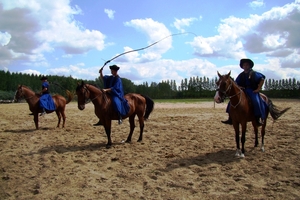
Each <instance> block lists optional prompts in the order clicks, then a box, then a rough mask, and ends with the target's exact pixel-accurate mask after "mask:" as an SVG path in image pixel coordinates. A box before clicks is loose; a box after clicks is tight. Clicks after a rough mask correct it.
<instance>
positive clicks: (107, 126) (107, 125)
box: [104, 121, 112, 149]
mask: <svg viewBox="0 0 300 200" xmlns="http://www.w3.org/2000/svg"><path fill="white" fill-rule="evenodd" d="M104 129H105V133H106V136H107V144H106V148H107V149H109V148H111V145H112V141H111V121H109V122H104Z"/></svg>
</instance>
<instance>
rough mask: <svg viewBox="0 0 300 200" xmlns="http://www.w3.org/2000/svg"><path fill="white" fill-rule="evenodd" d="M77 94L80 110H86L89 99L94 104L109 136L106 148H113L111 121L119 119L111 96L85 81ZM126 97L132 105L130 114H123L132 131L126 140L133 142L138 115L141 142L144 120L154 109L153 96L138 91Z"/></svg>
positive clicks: (139, 140) (80, 85) (78, 86)
mask: <svg viewBox="0 0 300 200" xmlns="http://www.w3.org/2000/svg"><path fill="white" fill-rule="evenodd" d="M76 94H77V101H78V109H79V110H84V108H85V104H87V103H88V102H89V101H91V102H92V103H93V104H94V108H95V111H94V112H95V115H96V116H97V117H98V118H99V119H100V121H101V122H102V124H103V126H104V129H105V133H106V136H107V144H106V148H107V149H109V148H111V146H112V140H111V121H112V120H118V119H119V116H118V114H117V112H116V111H114V109H113V106H112V100H111V96H110V95H107V94H106V93H104V92H103V91H102V90H101V89H99V88H97V87H96V86H94V85H90V84H85V83H84V82H83V81H82V82H81V83H78V85H77V88H76ZM124 97H125V99H126V100H127V101H128V104H129V106H130V109H129V112H128V114H127V115H126V116H122V118H123V119H126V118H127V117H128V118H129V123H130V132H129V135H128V137H127V140H126V141H125V142H126V143H131V137H132V134H133V131H134V128H135V123H134V118H135V116H136V115H137V117H138V120H139V124H140V136H139V138H138V142H141V141H142V139H143V130H144V121H145V120H147V119H148V118H149V115H150V113H151V112H152V111H153V109H154V102H153V100H152V99H151V98H149V97H147V96H144V95H141V94H136V93H129V94H126V95H125V96H124Z"/></svg>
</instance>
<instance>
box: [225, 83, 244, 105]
mask: <svg viewBox="0 0 300 200" xmlns="http://www.w3.org/2000/svg"><path fill="white" fill-rule="evenodd" d="M232 85H233V81H232V80H230V86H229V87H230V90H231V89H232ZM238 88H239V87H238ZM239 90H240V92H239V93H237V94H234V95H231V96H227V97H228V98H229V99H231V98H233V97H235V96H237V95H240V94H241V92H242V90H241V88H239ZM241 100H242V95H240V98H239V101H238V103H237V104H236V105H235V106H234V105H233V104H232V102H231V101H230V105H231V106H232V107H234V108H236V107H237V106H238V105H239V104H240V103H241Z"/></svg>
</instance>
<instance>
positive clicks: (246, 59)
mask: <svg viewBox="0 0 300 200" xmlns="http://www.w3.org/2000/svg"><path fill="white" fill-rule="evenodd" d="M245 62H247V63H249V64H250V67H251V68H252V67H253V66H254V62H253V61H252V60H251V59H249V58H243V59H241V61H240V67H241V68H243V64H244V63H245Z"/></svg>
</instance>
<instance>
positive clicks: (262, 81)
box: [253, 78, 265, 93]
mask: <svg viewBox="0 0 300 200" xmlns="http://www.w3.org/2000/svg"><path fill="white" fill-rule="evenodd" d="M264 82H265V79H263V78H262V79H261V80H260V82H259V83H258V87H257V89H256V90H254V91H253V92H256V93H257V92H259V91H260V90H261V88H262V86H263V84H264Z"/></svg>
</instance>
